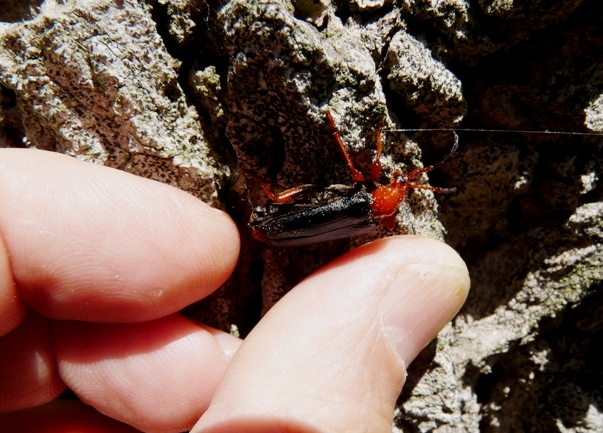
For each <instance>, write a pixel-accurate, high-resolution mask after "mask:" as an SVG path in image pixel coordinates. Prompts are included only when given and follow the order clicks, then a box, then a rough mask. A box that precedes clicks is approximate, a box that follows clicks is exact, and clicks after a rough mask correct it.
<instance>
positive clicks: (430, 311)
mask: <svg viewBox="0 0 603 433" xmlns="http://www.w3.org/2000/svg"><path fill="white" fill-rule="evenodd" d="M469 284H470V280H469V273H468V272H467V269H466V268H461V267H458V266H450V265H442V264H425V263H416V264H410V265H407V266H405V267H404V268H402V269H401V270H400V271H399V272H398V274H397V275H396V277H395V278H394V280H393V281H392V282H391V284H390V286H389V288H388V289H387V291H386V294H385V298H384V302H383V312H382V314H383V315H382V318H383V327H384V332H385V335H386V337H387V338H388V340H389V342H390V344H391V345H392V347H393V348H394V349H395V350H396V352H397V353H398V355H400V357H401V358H402V360H403V361H404V362H405V363H406V364H408V363H410V362H411V361H412V360H413V359H414V358H415V356H417V354H418V353H419V352H420V351H421V349H423V348H424V347H425V346H426V345H427V344H428V343H429V342H430V341H431V340H432V339H433V338H435V336H436V335H437V334H438V332H440V331H441V330H442V328H443V327H444V326H445V325H446V324H447V323H448V322H449V321H450V320H452V318H453V317H454V316H455V315H456V313H457V312H458V310H459V309H460V308H461V306H462V305H463V303H464V302H465V299H466V298H467V293H468V292H469Z"/></svg>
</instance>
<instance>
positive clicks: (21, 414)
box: [0, 400, 138, 433]
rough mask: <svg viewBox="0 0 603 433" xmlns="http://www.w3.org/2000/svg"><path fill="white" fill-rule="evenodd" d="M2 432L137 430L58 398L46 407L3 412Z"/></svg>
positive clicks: (113, 432) (115, 432)
mask: <svg viewBox="0 0 603 433" xmlns="http://www.w3.org/2000/svg"><path fill="white" fill-rule="evenodd" d="M0 425H1V426H2V433H71V432H73V433H75V432H77V433H136V432H138V430H136V429H134V428H132V427H130V426H128V425H125V424H122V423H120V422H118V421H115V420H113V419H110V418H107V417H105V416H103V415H101V414H100V413H98V412H97V411H95V410H94V409H93V408H91V407H90V406H86V405H84V404H82V403H80V402H79V401H68V400H55V401H53V402H51V403H48V404H46V405H44V406H38V407H36V408H32V409H24V410H20V411H16V412H8V413H0Z"/></svg>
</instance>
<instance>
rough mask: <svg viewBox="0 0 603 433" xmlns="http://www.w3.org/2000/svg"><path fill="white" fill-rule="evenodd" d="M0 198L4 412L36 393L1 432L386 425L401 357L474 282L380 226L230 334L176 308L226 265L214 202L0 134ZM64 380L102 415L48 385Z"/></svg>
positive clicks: (215, 282) (229, 261) (446, 316)
mask: <svg viewBox="0 0 603 433" xmlns="http://www.w3.org/2000/svg"><path fill="white" fill-rule="evenodd" d="M0 209H1V210H2V211H1V213H0V234H1V236H0V334H5V335H4V336H3V337H0V410H3V411H11V410H16V409H21V408H28V407H30V408H31V409H26V410H20V411H16V412H4V413H1V414H0V427H2V429H1V430H2V431H3V432H7V433H10V432H13V431H14V432H16V431H19V432H21V431H25V432H27V431H36V432H37V433H42V432H58V431H61V432H63V431H69V428H71V429H72V430H73V429H75V426H77V428H78V429H79V430H78V431H91V432H92V431H93V432H98V433H101V432H109V431H110V432H115V431H120V432H121V431H123V432H130V431H135V430H134V429H133V428H131V427H128V426H125V425H123V424H120V423H118V422H116V421H114V420H120V421H123V422H125V423H127V424H130V425H132V426H134V427H136V428H138V429H141V430H143V431H148V432H177V431H183V430H187V429H190V428H191V427H192V426H193V424H195V422H196V425H195V426H194V428H193V432H196V433H197V432H212V433H215V432H233V431H236V432H260V431H261V432H264V433H266V432H268V433H270V432H282V431H288V432H298V433H302V432H303V433H309V432H323V431H328V432H339V431H341V432H343V431H346V432H347V431H371V432H372V431H375V432H377V431H383V432H386V431H391V421H392V414H393V410H394V404H395V401H396V398H397V397H398V394H399V392H400V389H401V387H402V384H403V381H404V377H405V365H407V364H408V363H409V362H411V361H412V359H413V358H414V357H415V356H416V354H417V353H418V352H419V351H420V350H421V349H422V348H423V347H424V346H425V345H426V344H427V343H428V342H429V341H430V340H431V339H432V338H433V337H434V336H435V335H436V334H437V332H438V331H439V330H440V329H441V328H442V327H443V326H444V325H445V324H446V323H447V322H448V321H449V320H450V319H451V318H452V317H453V316H454V314H456V312H457V310H458V309H459V308H460V306H461V305H462V303H463V302H464V299H465V297H466V295H467V291H468V288H469V279H468V274H467V270H466V267H465V265H464V263H463V262H462V260H461V259H460V258H459V257H458V255H456V253H455V252H454V251H452V250H451V249H450V248H449V247H447V246H446V245H444V244H442V243H440V242H437V241H433V240H429V239H426V238H420V237H412V236H403V237H394V238H389V239H384V240H380V241H376V242H373V243H371V244H368V245H365V246H363V247H361V248H358V249H356V250H354V251H352V252H350V253H348V254H346V255H344V256H343V257H341V258H339V259H337V260H336V261H334V262H333V263H331V264H329V265H327V266H326V267H325V268H323V269H321V270H320V271H318V272H316V273H314V274H313V275H312V276H310V277H309V278H307V279H306V280H304V281H303V282H302V283H300V284H299V285H298V286H297V287H296V288H294V289H293V290H292V291H291V292H290V293H289V294H287V295H286V296H285V297H284V298H283V299H282V300H281V301H279V302H278V303H277V304H276V306H275V307H274V308H273V309H272V310H270V312H269V313H268V314H267V315H266V316H265V317H264V318H263V319H262V320H261V321H260V323H259V324H258V325H257V326H256V328H255V329H254V330H253V331H252V332H251V334H250V335H249V336H248V337H247V339H246V340H245V342H244V344H243V345H242V346H241V347H240V349H239V345H240V344H241V341H240V340H238V339H235V338H234V337H232V336H230V335H228V334H226V333H223V332H220V331H217V330H213V329H211V328H209V327H206V326H203V325H200V324H198V323H195V322H192V321H190V320H187V319H185V318H182V317H181V316H179V315H178V314H177V311H179V310H180V309H181V308H183V307H184V306H186V305H188V304H190V303H192V302H194V301H196V300H198V299H201V298H203V297H205V296H207V295H208V294H209V293H211V292H212V291H213V290H215V289H216V288H217V287H219V286H220V285H221V283H222V282H224V281H225V280H226V278H228V275H229V274H230V272H231V271H232V269H233V268H234V265H235V263H236V259H237V255H238V249H239V241H238V234H237V231H236V227H235V226H234V224H233V223H232V222H231V221H230V219H229V218H228V217H227V216H226V215H225V214H223V213H221V212H219V211H215V210H213V209H211V208H209V207H208V206H207V205H205V204H203V203H201V202H200V201H198V200H196V199H195V198H193V197H192V196H190V195H188V194H186V193H184V192H182V191H179V190H176V189H175V188H171V187H169V186H166V185H163V184H160V183H157V182H153V181H149V180H146V179H141V178H137V177H135V176H132V175H129V174H126V173H123V172H119V171H117V170H111V169H108V168H104V167H97V166H92V165H89V164H86V163H82V162H78V161H75V160H73V159H71V158H68V157H65V156H63V155H57V154H52V153H48V152H40V151H34V150H16V149H4V150H0ZM2 242H3V243H4V246H3V245H2ZM27 309H29V312H28V313H27V316H25V314H26V310H27ZM17 325H18V326H17ZM235 352H236V356H235V357H234V358H233V359H232V361H231V358H232V355H233V354H234V353H235ZM65 386H68V387H69V388H71V389H72V390H73V391H74V392H75V393H76V394H77V395H78V396H79V398H80V399H81V400H82V401H83V402H84V403H87V404H89V405H91V406H93V407H94V408H95V409H97V410H98V411H100V412H102V413H103V414H104V415H105V416H103V415H100V414H99V413H98V412H96V411H94V410H92V409H91V408H90V407H88V406H85V405H83V404H81V403H79V402H65V401H57V400H54V401H52V400H53V399H55V397H56V396H57V395H58V394H60V393H61V392H62V391H63V389H64V388H65ZM48 402H50V403H48ZM208 407H209V409H208ZM201 415H203V416H202V417H201ZM200 417H201V418H200ZM199 418H200V419H199ZM197 421H198V422H197Z"/></svg>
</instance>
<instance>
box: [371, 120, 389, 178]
mask: <svg viewBox="0 0 603 433" xmlns="http://www.w3.org/2000/svg"><path fill="white" fill-rule="evenodd" d="M383 125H385V117H384V118H383V119H381V122H379V126H378V127H377V137H376V141H377V154H376V155H375V160H374V161H373V165H371V174H370V176H369V181H371V182H377V180H378V179H379V175H380V174H381V152H382V149H383V146H382V144H381V132H382V131H383Z"/></svg>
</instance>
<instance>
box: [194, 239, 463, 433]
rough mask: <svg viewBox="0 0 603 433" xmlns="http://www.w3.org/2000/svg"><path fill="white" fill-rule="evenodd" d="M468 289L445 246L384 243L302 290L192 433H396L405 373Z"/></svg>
mask: <svg viewBox="0 0 603 433" xmlns="http://www.w3.org/2000/svg"><path fill="white" fill-rule="evenodd" d="M468 290H469V275H468V272H467V268H466V266H465V264H464V262H463V261H462V260H461V258H460V257H459V256H458V255H457V254H456V252H454V251H453V250H452V249H451V248H449V247H448V246H446V245H445V244H443V243H441V242H438V241H434V240H430V239H427V238H421V237H413V236H402V237H393V238H388V239H383V240H379V241H376V242H373V243H371V244H368V245H365V246H363V247H361V248H358V249H356V250H354V251H351V252H350V253H348V254H346V255H344V256H343V257H341V258H339V259H338V260H336V261H334V262H332V263H331V264H329V265H328V266H326V267H325V268H323V269H321V270H320V271H318V272H316V273H315V274H313V275H312V276H310V277H308V278H307V279H306V280H304V281H303V282H301V283H300V284H299V285H298V286H297V287H295V288H294V289H293V290H292V291H291V292H289V293H288V294H287V295H286V296H285V297H284V298H283V299H282V300H281V301H279V302H278V303H277V304H276V305H275V306H274V307H273V309H272V310H270V312H269V313H268V314H267V315H266V316H265V317H264V318H263V319H262V321H261V322H260V323H259V324H258V326H257V327H256V328H255V329H254V330H253V331H252V332H251V334H250V335H249V336H248V337H247V339H246V340H245V342H244V343H243V345H242V346H241V348H240V349H239V351H238V352H237V354H236V355H235V357H234V359H233V360H232V361H231V363H230V365H229V367H228V369H227V371H226V373H225V375H224V377H223V379H222V382H221V383H220V385H219V387H218V390H217V392H216V394H215V396H214V399H213V400H212V402H211V405H210V407H209V409H208V410H207V412H206V413H205V414H204V415H203V417H202V418H201V420H200V421H199V422H198V423H197V425H196V426H195V428H194V429H193V430H192V432H193V433H200V432H203V433H209V432H211V433H218V432H232V431H237V432H239V433H247V432H263V433H272V432H274V433H276V432H283V431H287V432H297V433H309V432H351V431H370V432H390V431H391V425H392V419H393V412H394V407H395V402H396V399H397V397H398V395H399V393H400V390H401V388H402V385H403V383H404V379H405V376H406V365H407V364H408V363H410V362H411V361H412V360H413V359H414V358H415V356H416V355H417V354H418V353H419V351H420V350H421V349H422V348H423V347H424V346H425V345H427V344H428V343H429V341H431V340H432V339H433V338H434V337H435V336H436V335H437V333H438V332H439V331H440V330H441V329H442V328H443V327H444V325H445V324H446V323H447V322H448V321H450V320H451V319H452V318H453V317H454V315H455V314H456V313H457V311H458V310H459V308H460V307H461V306H462V304H463V302H464V301H465V298H466V296H467V292H468Z"/></svg>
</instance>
